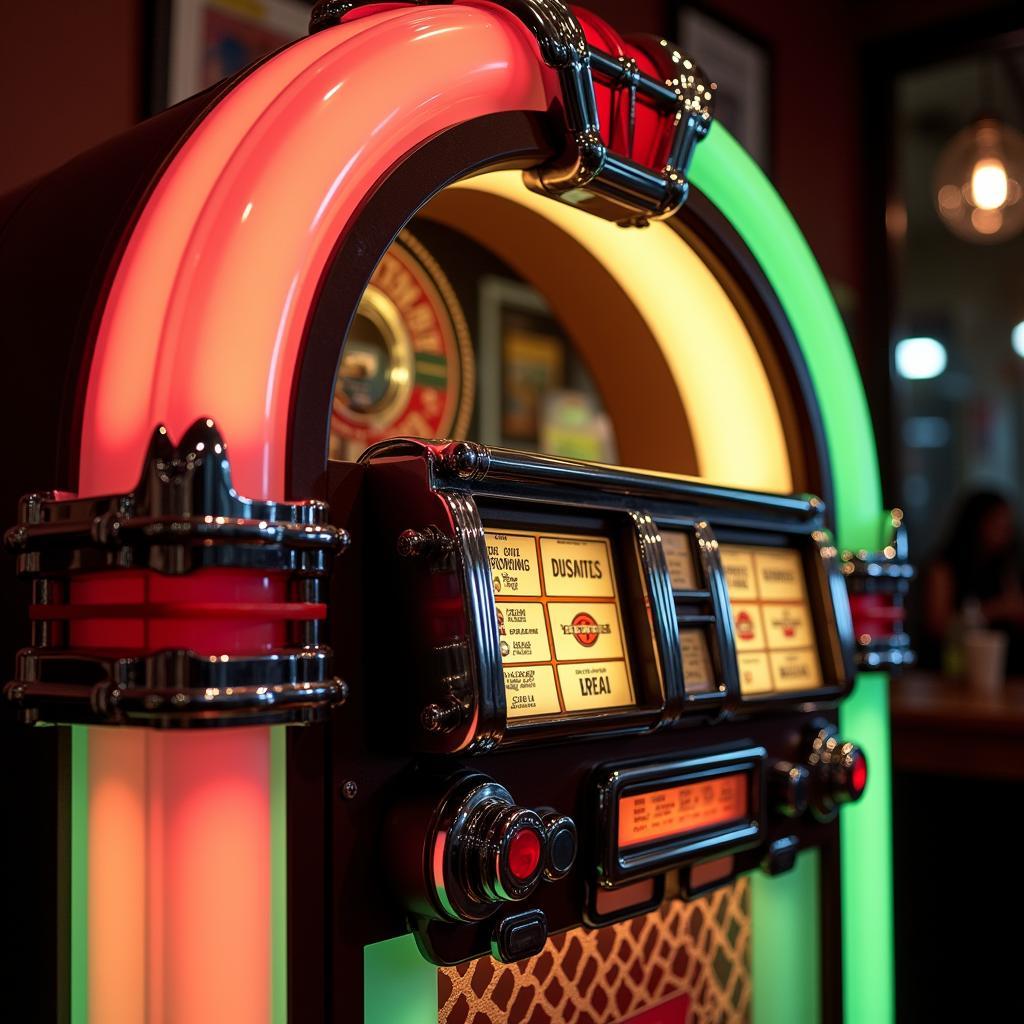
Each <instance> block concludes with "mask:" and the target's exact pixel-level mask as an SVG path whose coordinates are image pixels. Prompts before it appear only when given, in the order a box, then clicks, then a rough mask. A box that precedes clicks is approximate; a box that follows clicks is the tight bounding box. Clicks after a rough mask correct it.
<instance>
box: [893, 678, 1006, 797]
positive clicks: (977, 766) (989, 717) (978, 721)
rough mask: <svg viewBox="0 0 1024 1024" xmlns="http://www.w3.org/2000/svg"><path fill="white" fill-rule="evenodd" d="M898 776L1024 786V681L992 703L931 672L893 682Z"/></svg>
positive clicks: (894, 756)
mask: <svg viewBox="0 0 1024 1024" xmlns="http://www.w3.org/2000/svg"><path fill="white" fill-rule="evenodd" d="M890 707H891V709H892V739H893V766H894V767H895V769H896V770H897V771H907V772H920V773H924V774H936V775H960V776H967V777H972V778H989V779H1015V780H1022V781H1024V679H1010V680H1008V681H1007V683H1006V686H1005V687H1004V688H1003V690H1002V691H1001V692H1000V693H998V694H996V695H993V696H991V697H986V696H983V695H980V694H976V693H973V692H972V691H970V690H969V689H968V688H967V683H966V681H963V680H952V679H946V678H944V677H942V676H940V675H937V674H931V673H927V672H907V673H905V674H904V675H902V676H897V677H895V678H894V679H893V681H892V685H891V690H890Z"/></svg>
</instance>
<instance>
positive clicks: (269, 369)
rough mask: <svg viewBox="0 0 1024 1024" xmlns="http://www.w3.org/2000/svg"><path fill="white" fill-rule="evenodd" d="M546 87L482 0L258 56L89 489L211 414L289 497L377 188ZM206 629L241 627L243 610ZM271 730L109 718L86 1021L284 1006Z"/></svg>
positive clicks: (194, 196)
mask: <svg viewBox="0 0 1024 1024" xmlns="http://www.w3.org/2000/svg"><path fill="white" fill-rule="evenodd" d="M553 91H554V82H553V78H552V76H551V75H550V73H549V72H547V71H546V69H545V68H544V67H543V66H542V64H541V61H540V58H539V55H538V52H537V47H536V44H535V42H534V40H533V38H532V37H531V36H530V35H529V33H528V31H527V30H526V29H525V28H524V27H523V26H522V25H521V24H520V23H518V22H517V21H516V20H515V19H514V18H513V17H512V16H510V15H508V14H507V13H506V12H504V11H502V10H501V9H499V8H496V7H493V6H492V5H489V4H475V5H473V6H468V5H467V6H462V5H459V6H451V7H430V8H410V7H398V8H394V9H385V10H378V12H377V13H372V14H367V15H365V16H363V17H360V18H358V19H357V20H354V21H352V22H351V23H349V24H345V25H342V26H339V27H338V28H335V29H330V30H327V31H325V32H322V33H319V34H318V35H316V36H313V37H311V38H309V39H306V40H303V41H301V42H299V43H297V44H295V45H294V46H292V47H290V48H288V49H287V50H285V51H284V52H283V53H281V54H280V55H278V56H277V57H275V58H274V59H273V60H271V61H268V62H267V63H266V64H263V65H262V66H260V67H259V68H257V69H256V70H254V71H253V72H252V73H251V74H249V75H248V76H247V77H245V78H243V79H242V80H241V81H240V82H239V83H238V84H237V85H236V86H235V87H234V88H233V89H232V90H231V91H230V92H229V93H228V94H226V95H225V96H224V97H223V99H222V100H221V101H220V102H219V103H218V104H217V105H216V107H214V108H213V109H212V110H211V111H210V112H208V113H207V115H206V116H205V118H204V119H203V120H202V121H201V122H200V123H199V124H198V126H197V127H196V128H195V130H194V131H193V133H192V134H191V136H189V138H188V139H187V140H186V141H185V142H184V143H183V145H182V146H181V148H180V149H179V150H178V152H177V153H176V154H175V156H174V157H173V159H172V160H171V161H170V163H169V164H168V166H167V167H166V169H165V170H164V172H163V174H162V176H161V178H160V180H159V181H158V182H157V184H156V186H155V188H154V189H153V191H152V193H151V194H150V196H149V198H148V201H147V203H146V205H145V207H144V208H143V209H142V211H141V213H140V217H139V219H138V221H137V223H136V225H135V228H134V231H133V232H132V235H131V237H130V238H129V239H128V241H127V245H126V248H125V250H124V253H123V256H122V258H121V262H120V264H119V266H118V268H117V272H116V275H115V278H114V281H113V284H112V287H111V290H110V293H109V295H108V297H107V301H106V304H105V307H104V309H103V310H102V315H101V318H100V322H99V328H98V333H97V338H96V345H95V350H94V355H93V363H92V366H91V370H90V376H89V382H88V388H87V393H86V403H85V414H84V422H83V430H82V439H81V460H80V465H81V474H80V486H79V493H80V494H82V495H91V494H102V493H110V492H113V491H119V490H126V489H128V488H130V487H131V486H132V485H133V483H134V481H135V479H136V477H137V475H138V471H139V463H140V460H141V457H142V453H143V452H144V451H145V448H146V443H147V440H148V437H149V435H150V432H151V431H152V429H153V427H154V426H155V425H156V424H158V423H164V424H166V425H167V426H168V428H169V430H170V432H171V435H172V436H174V437H178V436H180V435H181V434H182V433H183V431H184V430H185V429H186V428H187V427H188V425H189V424H190V423H191V422H192V421H194V420H195V419H197V418H199V417H202V416H209V417H213V418H214V419H215V420H216V422H217V425H218V427H219V428H220V429H221V430H222V432H223V433H224V436H225V437H226V438H227V439H228V442H229V445H230V452H231V459H232V469H233V474H234V482H235V486H236V487H237V488H238V490H239V492H240V493H242V494H245V495H247V496H251V497H254V498H282V497H284V493H283V490H284V467H285V456H286V452H285V447H286V443H287V421H288V412H289V409H288V403H289V401H290V395H291V384H292V377H293V374H294V369H295V364H296V361H297V359H298V354H299V351H300V345H301V340H302V335H303V331H304V328H305V324H306V319H307V317H308V314H309V310H310V307H311V305H312V303H313V301H314V297H315V294H316V289H317V286H318V284H319V281H320V278H321V275H322V273H323V270H324V267H325V265H326V263H327V261H328V259H329V257H330V254H331V251H332V249H333V246H334V245H335V243H336V241H337V239H338V237H339V236H340V235H341V234H342V233H343V231H344V230H345V229H346V227H347V226H348V225H349V223H350V222H351V221H352V218H353V217H354V215H355V214H356V212H357V210H358V208H359V206H360V203H361V202H362V200H363V198H364V197H365V196H366V194H367V193H368V192H369V191H370V190H371V189H372V188H373V187H374V186H375V184H376V183H377V182H378V181H379V180H380V179H381V178H383V177H384V176H385V175H386V174H387V172H388V170H389V169H390V168H391V167H392V166H394V165H395V164H396V163H398V162H399V161H401V160H402V158H403V157H405V156H406V155H407V154H408V153H410V152H411V151H413V150H414V149H415V148H417V147H418V146H419V145H420V144H422V143H423V142H425V141H426V140H428V139H430V138H431V137H432V136H434V135H436V134H437V133H438V132H441V131H444V130H445V129H447V128H451V127H454V126H456V125H458V124H460V123H462V122H465V121H467V120H470V119H472V118H475V117H478V116H482V115H486V114H492V113H499V112H502V111H514V110H542V109H544V108H546V107H547V105H548V98H549V96H550V95H551V94H552V93H553ZM186 589H187V588H186ZM123 599H124V598H123V597H121V596H119V595H116V594H108V595H106V597H105V600H107V601H110V602H112V603H116V602H117V601H118V600H123ZM175 599H177V600H185V599H188V600H196V601H198V600H203V599H204V597H203V595H201V594H200V593H198V592H196V593H194V594H186V593H185V592H181V593H178V594H177V595H176V598H175ZM206 599H208V598H206ZM209 628H210V629H212V630H213V631H214V635H213V636H211V635H209V633H208V639H209V641H210V643H211V644H212V643H213V642H214V640H215V639H217V640H219V642H220V644H221V646H222V648H223V649H225V650H227V649H230V648H229V647H226V646H224V645H227V644H230V643H232V640H231V635H232V634H231V630H230V629H227V630H225V631H224V632H223V634H220V633H218V632H217V630H216V626H212V627H209ZM268 747H269V740H268V731H267V730H266V729H249V730H237V729H236V730H223V731H217V732H216V733H194V734H154V733H148V732H147V733H130V734H129V733H118V732H117V731H116V730H92V735H91V738H90V783H89V786H90V839H89V909H88V913H89V939H90V951H89V978H90V997H89V1009H90V1017H91V1019H93V1020H103V1021H104V1022H105V1024H108V1022H109V1024H120V1022H122V1021H124V1022H126V1024H127V1022H129V1021H131V1022H134V1021H137V1020H140V1019H146V1020H149V1021H154V1022H157V1021H158V1022H165V1024H204V1022H206V1021H210V1022H211V1024H212V1022H217V1024H233V1022H238V1024H252V1022H254V1021H258V1020H267V1019H268V1018H269V1015H270V1005H271V993H270V980H269V979H270V977H271V975H272V970H271V967H272V965H271V962H270V960H271V944H272V938H271V935H270V896H269V888H270V882H269V878H270V874H271V864H270V845H271V844H270V824H269V822H270V813H269V803H270V798H269V790H270V780H269V756H268Z"/></svg>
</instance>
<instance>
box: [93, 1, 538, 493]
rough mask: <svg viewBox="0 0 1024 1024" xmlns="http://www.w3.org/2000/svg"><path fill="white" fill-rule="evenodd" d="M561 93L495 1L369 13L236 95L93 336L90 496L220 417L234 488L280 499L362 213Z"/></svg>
mask: <svg viewBox="0 0 1024 1024" xmlns="http://www.w3.org/2000/svg"><path fill="white" fill-rule="evenodd" d="M552 83H553V79H551V77H550V73H549V72H548V71H546V69H545V68H544V67H543V65H542V63H541V60H540V57H539V54H538V50H537V44H536V42H535V41H534V39H533V37H532V36H531V35H530V33H529V32H528V30H527V29H526V28H524V27H523V26H522V25H521V24H520V23H519V22H517V21H516V20H515V19H514V18H513V17H512V16H511V15H509V14H508V13H507V12H505V11H502V10H501V9H500V8H498V7H495V6H492V5H490V4H480V5H474V6H462V5H455V6H449V7H428V8H417V7H403V8H399V9H396V10H388V11H384V12H382V13H377V14H373V15H367V16H365V17H361V18H358V19H357V20H355V21H353V22H352V23H347V24H343V25H340V26H338V27H337V28H331V29H327V30H325V31H323V32H319V33H317V34H316V35H314V36H312V37H310V38H308V39H304V40H301V41H300V42H298V43H296V44H295V45H294V46H292V47H290V48H289V49H287V50H285V51H284V52H283V53H281V54H280V55H278V56H277V57H275V58H274V59H273V60H271V61H268V62H267V63H265V64H263V65H261V66H260V67H258V68H257V69H256V70H254V71H253V72H252V73H251V74H249V75H248V76H247V77H246V78H244V79H242V80H241V81H240V82H239V83H238V85H237V86H236V87H235V88H234V89H232V90H231V91H230V92H229V93H228V94H227V95H226V96H225V97H224V99H223V101H222V102H221V103H219V104H218V105H217V106H216V107H215V108H214V109H213V111H211V113H210V114H209V115H208V116H207V117H206V118H205V119H204V120H203V121H202V122H201V124H200V125H199V126H198V128H197V129H196V130H195V131H194V133H193V134H192V135H191V136H190V137H189V138H188V139H187V140H186V141H185V142H184V144H183V145H182V147H181V148H180V150H179V151H178V152H177V154H176V155H175V157H174V158H173V159H172V160H171V162H170V164H169V166H168V167H167V168H166V170H165V171H164V173H163V175H162V177H161V179H160V181H159V182H158V183H157V185H156V187H155V188H154V190H153V192H152V194H151V196H150V198H149V200H148V202H147V203H146V206H145V208H144V210H143V211H142V214H141V216H140V218H139V220H138V223H137V224H136V227H135V229H134V231H133V232H132V235H131V237H130V238H129V240H128V244H127V247H126V249H125V251H124V255H123V257H122V259H121V263H120V265H119V267H118V270H117V274H116V277H115V279H114V282H113V286H112V288H111V291H110V294H109V297H108V300H107V303H106V307H105V309H104V310H103V314H102V319H101V321H100V325H99V330H98V335H97V340H96V348H95V355H94V361H93V367H92V372H91V375H90V379H89V386H88V391H87V396H86V406H85V417H84V427H83V431H82V449H81V451H82V455H81V482H80V491H81V493H83V494H91V493H99V492H103V491H108V492H109V491H117V490H122V489H125V488H127V487H128V486H130V485H131V482H132V479H133V477H134V475H135V474H136V473H137V470H138V466H137V459H138V457H139V456H138V453H139V452H140V451H142V450H144V447H145V440H146V438H147V437H148V435H149V432H150V431H151V430H152V428H153V426H154V424H155V423H158V422H164V423H166V424H167V427H168V429H169V430H170V432H171V433H172V435H178V434H180V433H181V432H182V431H184V430H185V428H186V427H188V425H189V424H190V423H192V422H193V421H194V420H195V419H196V418H198V417H200V416H206V415H211V414H213V413H214V412H215V413H216V417H217V422H218V424H219V425H220V427H221V429H222V430H223V432H224V435H225V437H227V438H229V439H230V444H231V451H232V462H233V470H234V473H235V480H236V485H237V487H238V489H239V491H241V492H242V493H244V494H250V495H254V496H258V497H265V498H271V497H273V498H282V497H284V495H283V493H282V492H283V487H284V484H283V480H284V463H285V446H286V444H287V440H288V429H287V419H288V404H289V401H290V397H291V378H292V373H293V370H294V367H295V365H296V362H297V359H298V353H299V347H300V344H301V340H302V335H303V329H304V327H305V323H306V317H307V314H308V312H309V310H310V308H311V306H312V304H313V301H314V296H315V294H316V289H317V286H318V284H319V282H320V277H321V273H322V271H323V269H324V267H325V265H326V263H327V261H328V259H329V258H330V255H331V252H332V251H333V249H334V247H335V246H336V245H337V242H338V239H339V237H341V236H342V235H343V234H344V233H345V231H346V230H347V227H348V225H349V224H350V222H351V221H352V219H353V217H354V215H355V214H356V213H357V211H358V209H359V206H360V204H361V202H362V201H363V199H364V198H365V196H366V195H367V193H369V192H370V191H371V190H372V189H373V188H374V186H375V185H376V184H377V182H378V181H379V180H380V179H381V178H382V177H383V176H384V175H385V174H386V173H387V172H388V171H389V169H390V168H391V167H393V166H394V165H395V164H396V163H398V162H399V161H401V160H402V158H403V157H404V156H405V155H406V154H408V153H409V152H411V151H412V150H414V149H416V148H417V147H418V146H419V145H420V144H421V143H423V142H425V141H426V140H428V139H430V138H431V137H432V136H434V135H436V134H437V133H438V132H441V131H444V130H445V129H447V128H451V127H454V126H455V125H458V124H460V123H463V122H465V121H468V120H470V119H472V118H475V117H479V116H482V115H485V114H493V113H498V112H502V111H513V110H542V109H544V108H545V107H546V106H547V105H548V95H549V89H550V88H552V87H553V84H552ZM339 329H340V325H339ZM226 381H230V382H231V386H230V387H225V386H224V385H225V382H226ZM140 384H141V386H140Z"/></svg>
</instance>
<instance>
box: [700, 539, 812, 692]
mask: <svg viewBox="0 0 1024 1024" xmlns="http://www.w3.org/2000/svg"><path fill="white" fill-rule="evenodd" d="M719 554H720V556H721V559H722V568H723V569H724V570H725V578H726V582H727V584H728V586H729V604H730V606H731V609H732V625H733V636H734V637H735V640H736V660H737V663H738V668H739V677H740V692H741V693H742V694H743V696H745V697H749V696H759V695H762V694H770V693H776V692H787V691H792V692H796V691H800V690H813V689H816V688H817V687H820V686H821V685H822V674H821V657H820V655H819V653H818V645H817V639H816V637H815V633H814V619H813V617H812V615H811V606H810V602H809V601H808V599H807V582H806V580H805V578H804V565H803V560H802V559H801V557H800V552H799V551H795V550H793V549H792V548H774V547H748V546H745V545H740V544H722V545H720V547H719Z"/></svg>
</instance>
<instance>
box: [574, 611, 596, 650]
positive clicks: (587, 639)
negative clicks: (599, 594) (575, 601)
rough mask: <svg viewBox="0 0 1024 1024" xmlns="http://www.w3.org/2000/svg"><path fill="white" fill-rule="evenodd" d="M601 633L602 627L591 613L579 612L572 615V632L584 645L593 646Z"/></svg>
mask: <svg viewBox="0 0 1024 1024" xmlns="http://www.w3.org/2000/svg"><path fill="white" fill-rule="evenodd" d="M601 633H602V629H601V627H600V626H599V625H598V624H597V619H595V618H594V616H593V615H588V614H587V613H586V612H579V613H578V614H577V615H574V616H573V620H572V634H573V636H574V637H576V639H577V640H578V641H579V643H581V644H582V645H583V646H584V647H593V646H594V644H596V643H597V638H598V637H599V636H600V635H601Z"/></svg>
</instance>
